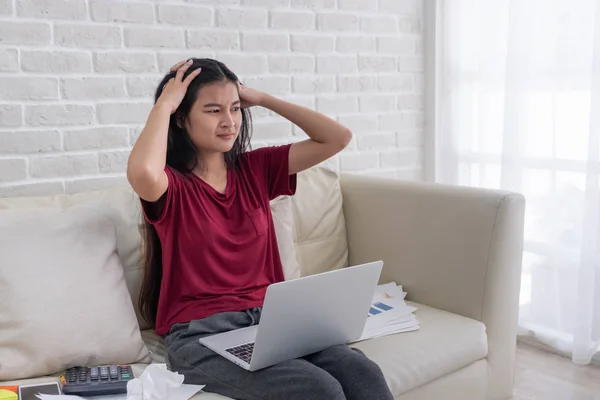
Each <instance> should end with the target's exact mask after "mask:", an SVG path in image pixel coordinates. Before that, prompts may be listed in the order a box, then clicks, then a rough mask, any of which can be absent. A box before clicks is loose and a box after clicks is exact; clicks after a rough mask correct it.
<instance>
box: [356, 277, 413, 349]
mask: <svg viewBox="0 0 600 400" xmlns="http://www.w3.org/2000/svg"><path fill="white" fill-rule="evenodd" d="M405 297H406V292H404V291H403V290H402V286H398V285H396V283H395V282H390V283H386V284H385V285H379V286H378V287H377V289H376V290H375V294H374V295H373V302H372V304H371V309H370V310H369V317H368V318H367V322H366V324H365V328H364V330H363V334H362V335H361V337H360V339H358V340H357V341H362V340H367V339H372V338H376V337H381V336H386V335H392V334H395V333H402V332H412V331H416V330H418V329H419V328H420V326H419V321H418V320H417V318H416V317H415V315H414V312H415V311H417V309H416V308H415V307H411V306H409V305H408V304H406V302H405V301H404V298H405Z"/></svg>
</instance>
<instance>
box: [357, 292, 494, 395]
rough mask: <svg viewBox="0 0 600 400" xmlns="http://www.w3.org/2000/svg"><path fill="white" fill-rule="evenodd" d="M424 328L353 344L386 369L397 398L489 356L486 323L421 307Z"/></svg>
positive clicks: (420, 318) (420, 319) (421, 320)
mask: <svg viewBox="0 0 600 400" xmlns="http://www.w3.org/2000/svg"><path fill="white" fill-rule="evenodd" d="M407 303H408V304H409V305H411V306H413V307H417V311H416V312H415V315H416V317H417V319H418V320H419V323H420V326H421V328H420V329H419V330H418V331H415V332H407V333H402V334H398V335H390V336H385V337H381V338H376V339H371V340H367V341H364V342H360V343H356V344H353V345H352V347H356V348H358V349H360V350H362V351H363V352H365V354H366V355H367V356H369V358H371V359H372V360H373V361H375V362H376V363H377V364H378V365H379V366H380V367H381V369H382V370H383V373H384V375H385V377H386V380H387V382H388V384H389V386H390V388H391V390H392V393H393V394H394V396H399V395H401V394H403V393H406V392H408V391H410V390H413V389H415V388H417V387H419V386H422V385H424V384H427V383H429V382H431V381H434V380H436V379H439V378H441V377H443V376H445V375H447V374H450V373H452V372H454V371H457V370H460V369H461V368H464V367H466V366H468V365H470V364H472V363H474V362H476V361H478V360H481V359H483V358H485V357H486V356H487V335H486V331H485V325H484V324H483V323H482V322H479V321H475V320H473V319H470V318H466V317H462V316H460V315H456V314H452V313H449V312H446V311H442V310H439V309H436V308H432V307H427V306H424V305H421V304H417V303H412V302H407Z"/></svg>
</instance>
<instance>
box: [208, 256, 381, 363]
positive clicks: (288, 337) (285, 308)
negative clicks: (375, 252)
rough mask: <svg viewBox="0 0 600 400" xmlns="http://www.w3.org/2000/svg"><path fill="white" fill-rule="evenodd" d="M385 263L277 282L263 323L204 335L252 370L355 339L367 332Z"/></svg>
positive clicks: (267, 300)
mask: <svg viewBox="0 0 600 400" xmlns="http://www.w3.org/2000/svg"><path fill="white" fill-rule="evenodd" d="M382 267H383V262H382V261H376V262H372V263H368V264H363V265H358V266H355V267H347V268H342V269H339V270H335V271H330V272H325V273H322V274H317V275H312V276H307V277H303V278H299V279H295V280H290V281H285V282H280V283H275V284H272V285H270V286H269V287H268V288H267V293H266V296H265V301H264V304H263V310H262V315H261V319H260V323H259V324H258V325H255V326H251V327H249V328H242V329H237V330H235V331H230V332H225V333H220V334H217V335H212V336H208V337H205V338H202V339H200V343H202V344H203V345H205V346H206V347H208V348H209V349H211V350H212V351H214V352H216V353H218V354H220V355H221V356H223V357H225V358H226V359H228V360H230V361H232V362H234V363H236V364H238V365H239V366H241V367H242V368H245V369H247V370H249V371H256V370H259V369H262V368H266V367H269V366H271V365H274V364H277V363H280V362H282V361H287V360H291V359H294V358H299V357H303V356H306V355H308V354H312V353H315V352H318V351H321V350H324V349H326V348H328V347H331V346H335V345H338V344H344V343H349V342H352V341H354V340H356V339H358V338H360V336H361V335H362V333H363V329H364V327H365V324H366V321H367V316H368V314H369V308H370V307H371V302H372V300H373V295H374V292H375V288H376V287H377V283H378V281H379V275H380V274H381V269H382Z"/></svg>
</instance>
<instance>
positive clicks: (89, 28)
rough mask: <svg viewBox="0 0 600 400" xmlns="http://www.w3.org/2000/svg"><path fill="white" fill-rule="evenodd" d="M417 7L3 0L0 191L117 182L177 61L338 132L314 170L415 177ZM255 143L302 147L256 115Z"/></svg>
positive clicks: (419, 136) (412, 3) (293, 131)
mask: <svg viewBox="0 0 600 400" xmlns="http://www.w3.org/2000/svg"><path fill="white" fill-rule="evenodd" d="M422 1H423V0H402V1H400V0H169V1H164V0H147V1H138V0H122V1H115V0H0V197H5V196H39V195H49V194H56V193H77V192H81V191H88V190H96V189H101V188H106V187H110V186H114V185H121V184H124V183H126V178H125V170H126V166H127V158H128V155H129V152H130V150H131V147H132V146H133V144H134V143H135V141H136V140H137V137H138V136H139V134H140V133H141V131H142V129H143V127H144V123H145V121H146V118H147V115H148V112H149V111H150V109H151V107H152V104H153V96H154V93H155V91H156V85H157V83H158V82H159V81H160V80H161V78H162V76H163V75H164V74H165V73H166V72H167V71H168V69H169V68H170V67H171V66H172V65H173V64H175V63H176V62H177V61H179V60H181V59H185V58H188V57H213V58H217V59H219V60H221V61H223V62H224V63H225V64H227V65H228V66H229V67H230V68H231V69H232V70H233V71H234V72H236V73H237V74H238V75H239V76H240V78H241V79H242V81H243V82H244V84H246V85H248V86H251V87H254V88H256V89H259V90H263V91H265V92H268V93H270V94H272V95H275V96H278V97H280V98H282V99H284V100H287V101H292V102H295V103H297V104H300V105H302V106H305V107H309V108H312V109H315V110H318V111H320V112H322V113H324V114H326V115H328V116H330V117H331V118H334V119H336V120H338V121H339V122H340V123H342V124H344V125H346V126H348V127H349V128H350V129H351V130H352V131H353V133H354V137H353V140H352V143H351V144H350V146H349V147H348V148H347V149H345V150H344V151H343V152H342V153H341V154H339V155H338V156H336V157H334V158H333V159H331V160H328V161H327V162H326V163H324V166H326V167H328V168H333V169H336V170H340V171H347V172H352V173H361V174H369V175H373V176H380V177H390V178H396V179H416V180H418V179H422V175H423V174H422V169H423V154H422V146H423V142H424V140H423V131H424V127H423V124H424V116H423V108H424V107H423V105H424V96H423V94H424V93H423V74H424V60H423V33H422V16H421V15H420V14H419V13H420V10H421V9H422V7H420V4H419V2H422ZM253 117H254V124H255V125H254V138H253V145H254V147H255V148H256V147H262V146H268V145H272V144H282V143H286V142H291V141H298V140H302V139H303V138H304V137H305V133H304V132H302V130H301V129H299V128H298V127H296V126H294V125H293V124H291V123H290V122H289V121H287V120H285V119H283V118H282V117H280V116H278V115H277V114H275V113H273V112H271V111H269V110H266V109H261V108H257V109H254V110H253Z"/></svg>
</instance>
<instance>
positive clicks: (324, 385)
mask: <svg viewBox="0 0 600 400" xmlns="http://www.w3.org/2000/svg"><path fill="white" fill-rule="evenodd" d="M304 393H306V396H307V397H306V398H307V399H315V400H321V399H322V400H346V396H345V395H344V389H343V388H342V385H341V384H340V383H339V382H338V381H337V380H336V379H335V378H334V377H333V376H331V375H329V374H327V373H325V374H318V375H316V376H312V377H310V379H309V381H308V382H306V388H305V391H304Z"/></svg>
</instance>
